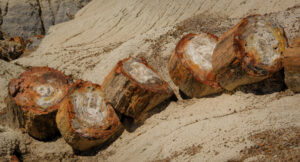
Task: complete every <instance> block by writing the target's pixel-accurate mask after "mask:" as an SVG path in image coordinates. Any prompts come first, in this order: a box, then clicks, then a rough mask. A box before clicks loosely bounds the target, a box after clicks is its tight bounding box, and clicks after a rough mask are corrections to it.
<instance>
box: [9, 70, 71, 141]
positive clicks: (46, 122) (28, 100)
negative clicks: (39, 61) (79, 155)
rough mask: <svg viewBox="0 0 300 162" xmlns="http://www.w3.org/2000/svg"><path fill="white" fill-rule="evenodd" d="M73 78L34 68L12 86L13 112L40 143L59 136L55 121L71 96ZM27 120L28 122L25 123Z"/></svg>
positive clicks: (21, 124)
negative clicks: (63, 104) (68, 95)
mask: <svg viewBox="0 0 300 162" xmlns="http://www.w3.org/2000/svg"><path fill="white" fill-rule="evenodd" d="M71 82H72V80H71V78H69V77H67V76H66V75H64V74H63V73H61V72H59V71H57V70H54V69H51V68H48V67H34V68H31V69H30V70H28V71H26V72H24V73H23V74H21V75H20V76H19V77H18V78H16V79H12V80H11V81H10V83H9V86H8V88H9V94H10V96H9V97H8V99H11V101H13V102H8V103H10V104H8V106H9V107H8V109H9V111H11V112H13V114H14V115H16V116H15V117H14V118H16V119H19V123H20V126H21V127H22V126H24V127H25V130H26V131H27V132H28V133H29V135H31V136H32V137H34V138H37V139H39V140H48V139H53V138H55V137H56V136H57V135H59V131H58V129H57V126H56V122H55V115H56V113H57V109H58V105H59V103H60V102H61V101H62V99H63V98H64V97H65V96H66V95H67V94H68V92H69V89H70V85H71ZM23 121H24V122H23Z"/></svg>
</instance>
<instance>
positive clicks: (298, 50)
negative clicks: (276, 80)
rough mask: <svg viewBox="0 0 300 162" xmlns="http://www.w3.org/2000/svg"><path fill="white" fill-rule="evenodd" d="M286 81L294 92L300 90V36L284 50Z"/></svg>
mask: <svg viewBox="0 0 300 162" xmlns="http://www.w3.org/2000/svg"><path fill="white" fill-rule="evenodd" d="M283 66H284V75H285V79H284V80H285V83H286V85H287V87H288V88H289V89H291V90H292V91H294V92H300V36H298V37H297V38H296V39H295V40H293V42H292V44H291V45H290V47H289V48H287V49H286V51H285V52H284V59H283Z"/></svg>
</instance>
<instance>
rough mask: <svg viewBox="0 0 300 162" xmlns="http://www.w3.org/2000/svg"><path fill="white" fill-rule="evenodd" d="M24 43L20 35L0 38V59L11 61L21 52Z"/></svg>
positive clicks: (23, 48)
mask: <svg viewBox="0 0 300 162" xmlns="http://www.w3.org/2000/svg"><path fill="white" fill-rule="evenodd" d="M24 50H25V43H24V41H23V39H22V38H21V37H14V38H10V39H8V40H1V39H0V59H3V60H6V61H11V60H14V59H17V58H18V57H19V56H20V55H22V54H23V52H24Z"/></svg>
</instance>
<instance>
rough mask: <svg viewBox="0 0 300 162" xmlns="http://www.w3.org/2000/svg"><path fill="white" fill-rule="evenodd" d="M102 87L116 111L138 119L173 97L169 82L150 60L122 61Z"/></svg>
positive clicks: (133, 59)
mask: <svg viewBox="0 0 300 162" xmlns="http://www.w3.org/2000/svg"><path fill="white" fill-rule="evenodd" d="M102 88H103V91H104V94H105V99H106V101H108V102H109V103H111V104H112V106H113V107H114V109H115V110H116V111H118V112H120V113H121V114H124V115H127V116H130V117H133V118H135V119H136V120H139V118H140V117H141V116H140V115H141V114H142V113H144V112H147V111H149V110H150V109H152V108H154V107H155V106H156V105H158V104H159V103H161V102H163V101H164V100H166V99H168V98H169V97H171V96H172V95H173V91H172V90H171V89H170V87H169V85H168V83H167V82H165V81H164V80H162V79H161V78H160V77H159V76H158V74H157V73H156V72H155V71H153V69H152V68H151V67H150V66H149V65H148V64H147V63H146V61H144V60H143V59H141V60H140V59H135V58H126V59H123V60H121V61H119V62H118V64H117V65H116V66H115V68H114V69H113V70H112V71H111V72H110V74H109V75H108V76H107V77H106V78H105V80H104V82H103V84H102Z"/></svg>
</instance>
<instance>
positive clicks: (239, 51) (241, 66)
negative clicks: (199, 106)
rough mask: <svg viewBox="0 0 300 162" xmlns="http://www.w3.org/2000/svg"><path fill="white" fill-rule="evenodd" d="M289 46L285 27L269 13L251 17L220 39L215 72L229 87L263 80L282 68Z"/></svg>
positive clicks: (215, 60) (214, 58)
mask: <svg viewBox="0 0 300 162" xmlns="http://www.w3.org/2000/svg"><path fill="white" fill-rule="evenodd" d="M286 47H287V38H286V36H285V33H284V30H283V28H282V27H280V26H279V25H278V24H276V23H274V22H272V21H271V20H269V19H268V18H267V17H265V16H260V15H253V16H248V17H246V18H244V19H243V20H241V21H240V22H239V23H238V24H237V25H235V26H234V27H233V28H232V29H231V30H230V31H228V32H227V33H225V34H224V35H223V36H222V37H221V38H220V40H219V41H218V43H217V46H216V48H215V49H214V54H213V58H212V65H213V72H214V74H215V75H216V77H217V79H218V82H219V84H220V86H221V87H223V88H225V89H227V90H233V89H235V88H236V87H238V86H240V85H245V84H251V83H255V82H259V81H261V80H264V79H266V78H268V77H270V76H271V75H272V74H274V73H275V72H277V71H279V70H280V69H281V68H282V54H283V52H284V51H285V49H286Z"/></svg>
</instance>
